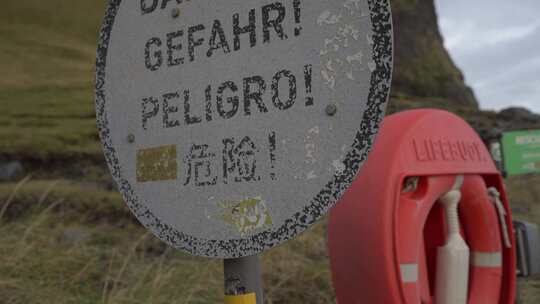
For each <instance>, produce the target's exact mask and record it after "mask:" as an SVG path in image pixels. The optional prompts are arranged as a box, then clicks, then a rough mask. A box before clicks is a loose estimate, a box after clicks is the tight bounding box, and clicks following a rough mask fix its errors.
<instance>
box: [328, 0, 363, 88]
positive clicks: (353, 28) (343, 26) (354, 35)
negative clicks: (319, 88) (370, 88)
mask: <svg viewBox="0 0 540 304" xmlns="http://www.w3.org/2000/svg"><path fill="white" fill-rule="evenodd" d="M364 17H368V15H367V14H366V12H364V10H363V9H362V5H361V0H345V1H344V2H343V8H341V9H338V11H337V12H332V11H328V10H327V11H324V12H323V13H322V14H321V15H320V16H319V19H318V21H317V24H319V25H320V26H327V27H330V28H332V29H333V31H334V34H333V36H331V37H328V38H326V39H325V40H324V44H323V45H322V48H321V50H320V51H319V55H320V56H321V63H322V68H321V75H322V79H323V81H324V83H325V84H326V86H327V87H329V88H330V89H332V90H334V89H335V88H336V86H337V85H338V83H339V82H341V81H355V80H356V77H355V72H356V73H357V72H360V71H364V70H365V68H364V67H363V66H362V63H363V57H364V56H365V55H364V53H363V52H362V51H361V50H358V49H357V50H354V51H352V50H351V51H349V50H348V48H349V47H350V46H351V45H352V44H351V42H352V41H358V40H359V39H360V38H361V33H362V31H361V30H360V27H361V22H362V21H361V20H360V18H364ZM367 45H371V44H370V43H369V40H368V41H367ZM371 71H372V72H373V70H371Z"/></svg>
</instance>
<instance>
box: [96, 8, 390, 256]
mask: <svg viewBox="0 0 540 304" xmlns="http://www.w3.org/2000/svg"><path fill="white" fill-rule="evenodd" d="M391 68H392V27H391V14H390V9H389V3H388V1H386V0H336V1H328V0H310V1H307V0H276V1H268V0H227V1H217V0H191V1H187V0H133V1H127V0H124V1H121V0H111V1H109V6H108V9H107V13H106V16H105V19H104V23H103V28H102V30H101V35H100V43H99V48H98V56H97V75H96V109H97V121H98V127H99V132H100V136H101V140H102V143H103V147H104V153H105V156H106V159H107V162H108V165H109V168H110V171H111V173H112V175H113V176H114V179H115V181H116V182H117V184H118V188H119V190H120V191H121V192H122V194H123V197H124V199H125V201H126V202H127V204H128V205H129V207H130V209H131V210H132V211H133V212H134V213H135V215H136V216H137V218H138V219H139V220H140V221H141V222H142V223H143V224H144V225H145V226H146V227H148V229H150V230H151V231H152V232H153V233H154V234H156V235H157V236H158V237H159V238H160V239H162V240H163V241H165V242H167V243H168V244H170V245H171V246H173V247H176V248H178V249H181V250H184V251H186V252H189V253H191V254H194V255H199V256H206V257H220V258H233V257H241V256H247V255H253V254H256V253H260V252H262V251H264V250H265V249H268V248H271V247H273V246H275V245H278V244H280V243H282V242H284V241H286V240H289V239H291V238H293V237H295V236H296V235H297V234H299V233H301V232H302V231H304V230H305V229H306V228H308V227H309V226H310V225H311V224H312V223H314V222H315V221H316V220H317V219H319V218H320V217H321V216H323V215H324V214H325V213H326V212H327V211H328V209H329V208H330V207H332V206H333V204H334V203H335V202H336V201H337V200H338V199H339V198H340V196H341V195H342V194H343V192H344V191H345V190H346V189H347V187H348V186H349V185H350V184H351V182H352V181H353V179H354V178H355V176H356V174H357V172H358V170H360V168H361V167H362V164H363V162H364V161H365V159H366V157H367V154H368V152H369V149H370V147H371V145H372V142H373V140H374V137H375V135H376V133H377V131H378V124H379V122H380V121H381V119H382V118H383V116H384V111H385V108H386V103H387V99H388V94H389V89H390V78H391Z"/></svg>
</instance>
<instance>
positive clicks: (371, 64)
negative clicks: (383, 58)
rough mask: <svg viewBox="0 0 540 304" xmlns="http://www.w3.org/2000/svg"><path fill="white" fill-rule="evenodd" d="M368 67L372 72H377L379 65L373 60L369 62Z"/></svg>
mask: <svg viewBox="0 0 540 304" xmlns="http://www.w3.org/2000/svg"><path fill="white" fill-rule="evenodd" d="M367 66H368V68H369V70H370V71H371V72H373V71H375V69H376V68H377V64H376V63H375V61H373V60H370V61H368V63H367Z"/></svg>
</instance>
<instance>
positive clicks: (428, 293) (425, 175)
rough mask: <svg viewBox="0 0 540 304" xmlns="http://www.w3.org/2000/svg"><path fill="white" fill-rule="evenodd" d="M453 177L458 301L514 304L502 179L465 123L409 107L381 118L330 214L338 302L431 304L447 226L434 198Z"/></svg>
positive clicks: (509, 221) (511, 252)
mask: <svg viewBox="0 0 540 304" xmlns="http://www.w3.org/2000/svg"><path fill="white" fill-rule="evenodd" d="M457 177H461V185H462V186H461V188H460V191H461V194H462V198H461V203H460V204H459V219H460V222H461V234H462V236H463V238H464V239H465V241H466V243H467V245H468V246H469V247H470V270H469V274H468V278H469V281H468V282H469V283H468V294H467V303H469V304H513V303H514V301H515V292H516V289H515V286H516V281H515V280H516V266H515V262H514V261H515V252H514V247H515V246H514V245H515V244H514V238H513V233H511V231H508V230H509V229H511V227H512V219H511V215H510V210H509V206H508V200H507V197H506V194H505V188H504V183H503V179H502V177H501V175H500V174H499V172H498V170H497V169H496V167H495V164H494V163H493V161H492V159H491V156H490V154H489V152H488V151H487V149H486V148H485V146H484V144H483V142H482V140H481V139H480V138H479V136H478V135H477V134H476V132H475V131H474V130H473V129H472V128H471V127H470V126H469V125H468V124H467V123H466V122H465V121H464V120H462V119H461V118H459V117H458V116H456V115H454V114H451V113H448V112H445V111H439V110H414V111H408V112H403V113H400V114H395V115H391V116H389V117H387V118H386V119H385V121H384V122H383V124H382V129H381V131H380V133H379V136H378V138H377V141H376V143H375V145H374V148H373V151H372V152H371V154H370V156H369V159H368V161H367V162H366V164H365V165H364V168H363V169H362V170H361V173H360V174H359V176H358V177H357V178H356V180H355V181H354V183H353V184H352V186H351V187H350V189H349V190H348V191H347V192H346V194H345V195H344V196H343V198H342V199H341V201H340V202H339V203H338V204H337V206H336V207H335V208H334V209H333V210H332V211H331V214H330V221H329V226H328V245H329V252H330V260H331V267H332V275H333V282H334V287H335V290H336V295H337V299H338V303H339V304H356V303H358V304H360V303H362V304H363V303H369V304H428V303H432V304H437V303H436V301H435V300H434V293H435V276H436V273H437V269H436V268H437V261H436V256H437V248H438V247H440V246H442V245H443V244H444V242H445V236H446V232H447V231H446V229H447V228H446V227H447V226H446V223H445V220H444V216H443V209H442V208H441V207H440V206H439V204H437V203H436V202H437V200H438V199H439V198H440V197H441V195H444V194H445V193H447V192H448V191H450V190H452V189H453V187H455V185H456V179H457ZM493 193H496V194H497V197H496V199H497V202H498V205H497V204H495V203H494V200H493V196H492V194H493ZM499 194H500V196H499Z"/></svg>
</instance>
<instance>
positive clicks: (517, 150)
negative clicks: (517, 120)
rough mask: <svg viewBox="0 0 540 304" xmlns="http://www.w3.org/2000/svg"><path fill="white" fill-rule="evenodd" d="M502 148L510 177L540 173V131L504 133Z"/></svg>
mask: <svg viewBox="0 0 540 304" xmlns="http://www.w3.org/2000/svg"><path fill="white" fill-rule="evenodd" d="M502 146H503V156H504V167H505V171H506V172H507V173H508V174H509V175H518V174H527V173H540V130H531V131H516V132H507V133H504V134H503V139H502Z"/></svg>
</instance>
